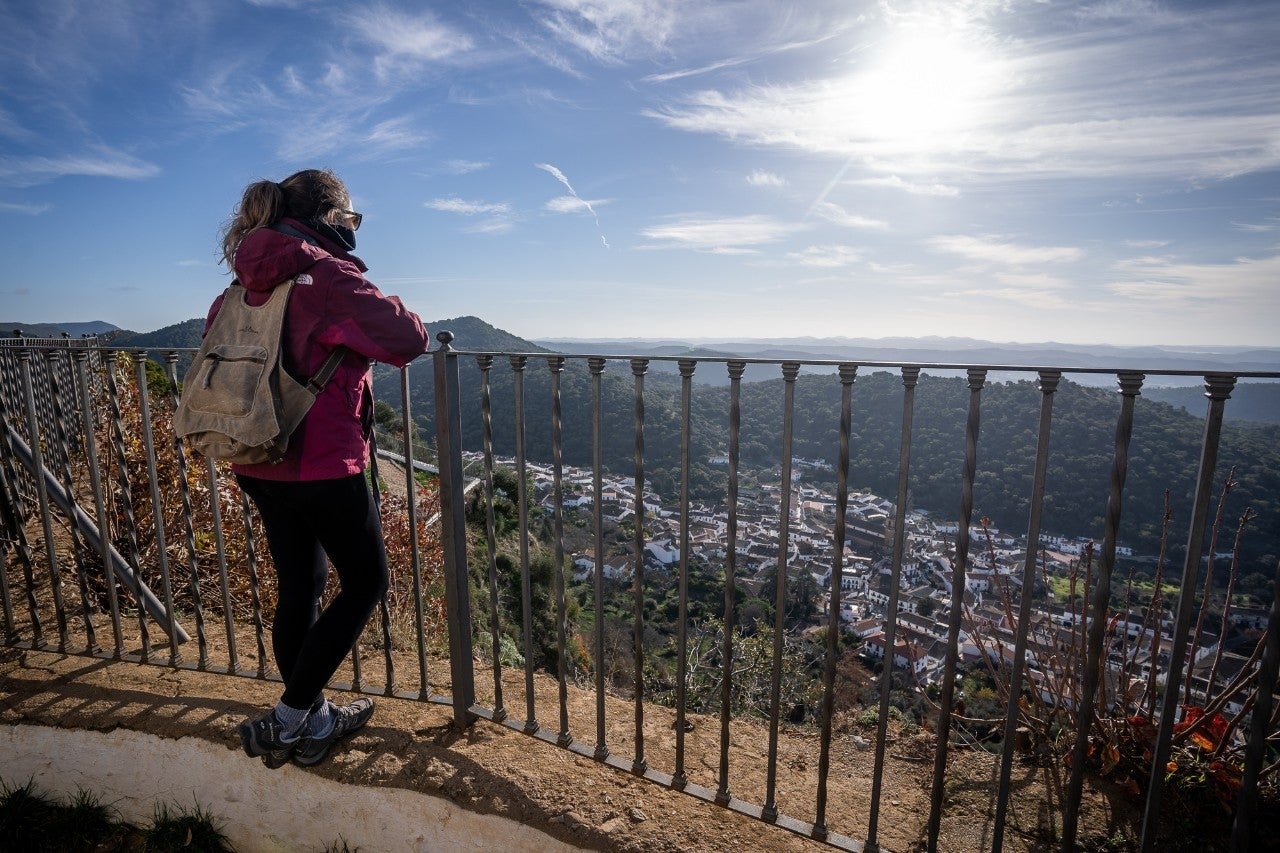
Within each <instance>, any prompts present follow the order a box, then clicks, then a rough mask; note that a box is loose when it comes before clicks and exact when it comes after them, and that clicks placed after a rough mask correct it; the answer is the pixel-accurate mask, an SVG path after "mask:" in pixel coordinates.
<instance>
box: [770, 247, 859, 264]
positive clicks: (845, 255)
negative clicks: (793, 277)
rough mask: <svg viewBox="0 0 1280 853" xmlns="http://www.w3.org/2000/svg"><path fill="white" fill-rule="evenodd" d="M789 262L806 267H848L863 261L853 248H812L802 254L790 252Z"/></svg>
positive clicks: (788, 254) (788, 255)
mask: <svg viewBox="0 0 1280 853" xmlns="http://www.w3.org/2000/svg"><path fill="white" fill-rule="evenodd" d="M786 257H787V260H789V261H794V262H795V263H797V264H800V265H801V266H806V267H829V268H835V267H847V266H850V265H852V264H855V263H857V262H858V261H859V260H861V258H860V256H859V254H858V250H857V249H855V248H854V247H853V246H840V245H833V246H810V247H808V248H807V249H805V250H804V251H802V252H788V253H787V256H786Z"/></svg>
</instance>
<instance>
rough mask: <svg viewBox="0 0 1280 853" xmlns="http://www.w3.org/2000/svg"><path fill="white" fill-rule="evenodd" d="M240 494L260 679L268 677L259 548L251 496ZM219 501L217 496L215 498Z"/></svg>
mask: <svg viewBox="0 0 1280 853" xmlns="http://www.w3.org/2000/svg"><path fill="white" fill-rule="evenodd" d="M237 491H238V492H240V520H241V521H242V522H243V523H244V556H245V565H246V566H247V567H248V569H249V608H250V611H251V612H252V618H253V637H254V640H255V641H256V642H257V645H258V678H266V677H267V644H266V639H265V631H264V628H263V623H262V595H261V593H260V592H259V583H258V546H257V545H255V544H254V536H253V509H252V505H251V504H250V502H249V496H248V495H247V494H245V493H244V491H243V490H240V489H237ZM214 499H215V500H216V499H217V498H216V496H215V498H214Z"/></svg>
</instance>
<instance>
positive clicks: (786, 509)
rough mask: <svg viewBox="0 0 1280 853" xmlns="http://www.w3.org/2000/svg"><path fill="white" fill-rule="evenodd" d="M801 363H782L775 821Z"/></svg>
mask: <svg viewBox="0 0 1280 853" xmlns="http://www.w3.org/2000/svg"><path fill="white" fill-rule="evenodd" d="M799 375H800V364H799V362H795V361H784V362H783V363H782V381H783V383H784V392H783V404H782V406H783V408H782V498H781V503H780V505H779V507H778V563H777V572H778V586H777V594H776V596H775V598H774V615H773V674H772V679H771V685H770V689H769V769H768V774H767V779H766V782H765V801H764V810H763V812H762V813H761V817H762V818H764V820H766V821H769V822H770V823H773V822H774V821H776V820H777V819H778V803H777V798H776V797H777V792H778V722H779V717H780V713H781V706H782V650H783V636H784V634H785V633H786V619H787V565H788V563H787V558H788V556H789V554H788V553H787V552H788V550H789V549H790V547H791V440H792V431H793V428H794V423H793V421H794V413H795V405H796V377H797V376H799Z"/></svg>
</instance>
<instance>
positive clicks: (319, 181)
mask: <svg viewBox="0 0 1280 853" xmlns="http://www.w3.org/2000/svg"><path fill="white" fill-rule="evenodd" d="M350 203H351V197H350V195H348V193H347V188H346V186H345V185H344V184H343V183H342V181H341V180H340V179H339V178H338V176H337V175H335V174H334V173H333V172H331V171H329V170H328V169H303V170H302V171H301V172H294V173H293V174H292V175H290V176H289V177H287V178H285V179H284V180H283V181H281V182H280V183H278V184H277V183H276V182H274V181H267V180H262V181H254V182H253V183H252V184H249V186H247V187H245V190H244V195H243V196H242V197H241V199H240V205H239V206H238V207H237V208H236V209H235V212H234V213H232V215H231V221H230V222H229V223H228V224H227V225H226V227H225V228H224V229H223V231H222V259H223V261H224V262H225V263H226V265H227V267H228V268H233V267H234V264H235V255H236V247H237V246H239V245H240V241H241V240H243V239H244V238H245V236H246V235H247V234H248V233H249V232H250V231H253V230H254V229H256V228H265V227H266V226H268V225H273V224H275V223H276V222H279V221H280V220H281V219H283V218H284V217H286V216H287V217H289V218H290V219H300V220H303V221H306V220H308V219H323V218H325V217H327V216H330V215H331V214H332V213H333V212H334V211H336V210H343V209H345V208H346V207H348V206H349V205H350Z"/></svg>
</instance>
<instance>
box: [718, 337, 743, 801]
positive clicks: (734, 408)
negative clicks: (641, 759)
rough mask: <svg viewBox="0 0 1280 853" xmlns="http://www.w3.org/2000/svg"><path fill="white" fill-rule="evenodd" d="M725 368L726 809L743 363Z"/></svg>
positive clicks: (721, 794)
mask: <svg viewBox="0 0 1280 853" xmlns="http://www.w3.org/2000/svg"><path fill="white" fill-rule="evenodd" d="M726 367H727V368H728V372H729V483H728V495H727V500H728V503H729V527H728V537H729V542H728V546H727V551H726V553H725V563H724V648H723V650H722V651H721V657H722V658H723V663H722V672H721V674H720V773H719V777H718V781H719V787H718V788H717V789H716V802H717V803H719V804H720V805H722V806H727V805H728V804H729V801H730V800H732V799H733V794H732V792H731V791H730V790H729V720H730V719H731V718H732V716H733V709H732V703H733V631H734V627H735V625H736V622H737V618H736V616H735V614H734V584H735V583H736V582H737V581H736V576H737V567H738V462H739V459H740V455H741V454H740V450H741V442H740V435H741V432H742V374H743V373H744V372H746V369H747V363H746V362H745V361H740V360H736V359H735V360H733V361H730V362H729V363H728V364H727V365H726Z"/></svg>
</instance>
